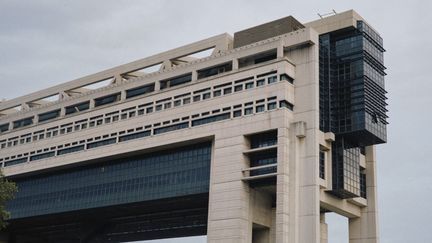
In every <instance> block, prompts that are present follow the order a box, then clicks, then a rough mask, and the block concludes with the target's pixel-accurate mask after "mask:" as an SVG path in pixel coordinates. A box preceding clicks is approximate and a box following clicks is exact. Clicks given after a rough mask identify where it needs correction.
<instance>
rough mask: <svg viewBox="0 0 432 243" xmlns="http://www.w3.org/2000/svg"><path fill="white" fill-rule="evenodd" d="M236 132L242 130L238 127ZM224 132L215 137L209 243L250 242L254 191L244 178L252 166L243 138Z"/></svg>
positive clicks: (208, 231)
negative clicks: (243, 173)
mask: <svg viewBox="0 0 432 243" xmlns="http://www.w3.org/2000/svg"><path fill="white" fill-rule="evenodd" d="M236 130H237V131H238V130H241V129H239V128H236ZM235 133H236V132H235V130H233V131H226V132H225V131H221V132H220V133H218V134H216V135H215V140H214V148H213V153H212V161H211V174H210V193H209V214H208V226H207V227H208V228H207V242H208V243H250V242H252V223H251V218H250V212H249V210H250V209H249V208H250V202H249V201H250V200H249V199H250V189H249V185H248V184H247V183H245V182H243V181H242V180H241V179H242V177H243V175H242V169H243V168H246V167H248V163H247V160H246V159H245V156H244V155H243V151H245V150H247V149H248V145H247V144H246V139H245V138H244V136H243V135H240V134H235Z"/></svg>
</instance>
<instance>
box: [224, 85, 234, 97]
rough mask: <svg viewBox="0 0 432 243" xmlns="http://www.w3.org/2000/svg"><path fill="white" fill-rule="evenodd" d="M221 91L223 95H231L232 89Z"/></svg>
mask: <svg viewBox="0 0 432 243" xmlns="http://www.w3.org/2000/svg"><path fill="white" fill-rule="evenodd" d="M223 91H224V95H226V94H231V93H232V88H231V87H229V88H225V89H224V90H223Z"/></svg>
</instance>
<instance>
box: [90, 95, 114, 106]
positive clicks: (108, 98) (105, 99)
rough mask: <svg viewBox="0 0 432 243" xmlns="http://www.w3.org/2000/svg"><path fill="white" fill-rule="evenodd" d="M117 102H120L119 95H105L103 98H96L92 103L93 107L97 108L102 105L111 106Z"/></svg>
mask: <svg viewBox="0 0 432 243" xmlns="http://www.w3.org/2000/svg"><path fill="white" fill-rule="evenodd" d="M119 100H120V93H115V94H112V95H107V96H104V97H100V98H97V99H95V100H94V101H95V107H98V106H102V105H107V104H111V103H114V102H116V101H119Z"/></svg>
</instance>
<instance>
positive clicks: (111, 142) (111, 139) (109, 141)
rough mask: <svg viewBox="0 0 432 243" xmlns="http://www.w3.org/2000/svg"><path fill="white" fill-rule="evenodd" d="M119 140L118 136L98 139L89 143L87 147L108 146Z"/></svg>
mask: <svg viewBox="0 0 432 243" xmlns="http://www.w3.org/2000/svg"><path fill="white" fill-rule="evenodd" d="M116 142H117V139H116V138H110V139H105V140H102V141H97V142H93V143H89V144H87V149H92V148H97V147H101V146H106V145H109V144H114V143H116Z"/></svg>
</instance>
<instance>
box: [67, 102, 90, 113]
mask: <svg viewBox="0 0 432 243" xmlns="http://www.w3.org/2000/svg"><path fill="white" fill-rule="evenodd" d="M89 108H90V101H86V102H82V103H79V104H75V105H71V106H67V107H66V115H69V114H72V113H75V112H80V111H84V110H88V109H89Z"/></svg>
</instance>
